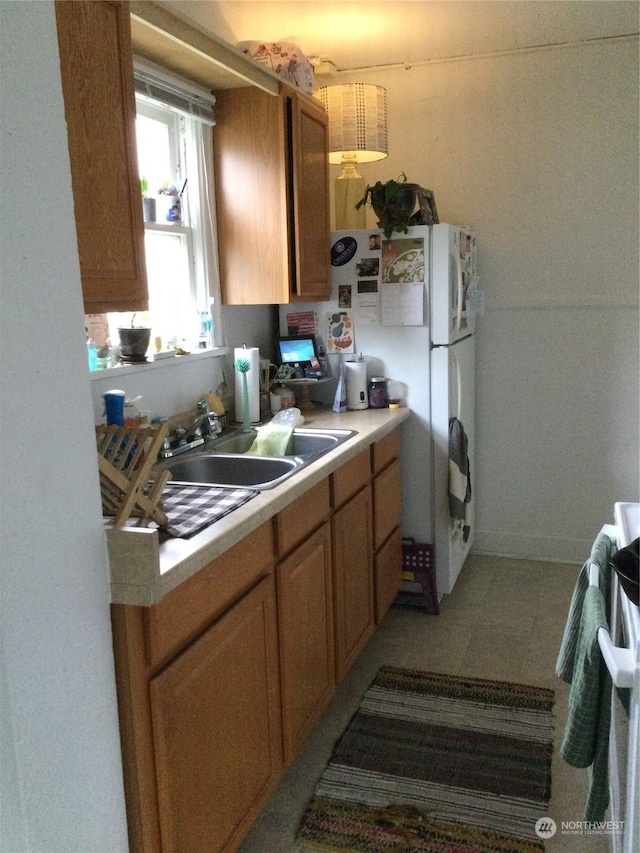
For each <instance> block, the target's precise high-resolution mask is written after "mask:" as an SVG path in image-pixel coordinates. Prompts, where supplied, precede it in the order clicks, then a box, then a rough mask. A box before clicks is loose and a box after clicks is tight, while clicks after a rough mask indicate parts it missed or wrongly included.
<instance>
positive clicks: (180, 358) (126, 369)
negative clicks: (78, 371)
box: [89, 347, 229, 380]
mask: <svg viewBox="0 0 640 853" xmlns="http://www.w3.org/2000/svg"><path fill="white" fill-rule="evenodd" d="M228 352H229V350H228V348H227V347H213V348H212V349H207V350H194V351H193V352H190V353H188V355H174V356H172V357H171V356H169V357H167V358H161V359H158V361H146V362H144V363H142V364H118V365H116V366H115V367H106V368H105V369H104V370H92V371H91V372H90V373H89V378H90V379H92V380H96V379H104V378H105V377H106V376H114V377H115V376H128V375H129V374H131V373H139V372H140V371H141V370H144V371H149V370H157V369H158V368H163V369H165V368H171V367H175V366H176V365H178V364H184V363H185V362H193V361H200V360H202V359H205V358H220V357H221V356H223V355H226V354H227V353H228Z"/></svg>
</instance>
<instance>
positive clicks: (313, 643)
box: [276, 523, 335, 764]
mask: <svg viewBox="0 0 640 853" xmlns="http://www.w3.org/2000/svg"><path fill="white" fill-rule="evenodd" d="M276 579H277V580H276V582H277V592H278V595H277V597H278V628H279V639H280V677H281V684H282V728H283V737H284V756H285V763H286V764H289V763H290V762H291V761H292V760H293V758H294V756H295V755H296V753H297V752H298V750H299V749H300V747H301V746H302V744H303V743H304V741H305V740H306V738H307V736H308V735H309V734H310V732H311V730H312V729H313V727H314V726H315V724H316V723H317V722H318V720H319V719H320V717H321V715H322V712H323V711H324V710H325V708H326V707H327V705H328V704H329V701H330V699H331V697H332V695H333V691H334V688H335V667H334V646H333V600H332V597H333V584H332V578H331V527H330V525H329V524H328V523H325V524H324V525H323V526H322V527H321V528H320V529H319V530H318V531H317V532H316V533H314V534H313V535H312V536H311V537H310V538H309V539H308V540H307V541H306V542H305V543H304V544H303V545H300V546H299V547H298V548H297V549H296V550H295V551H294V552H293V553H292V554H291V556H289V557H288V558H287V559H285V560H284V561H283V562H282V563H280V564H279V565H278V566H277V567H276Z"/></svg>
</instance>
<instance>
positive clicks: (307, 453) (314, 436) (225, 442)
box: [215, 427, 356, 461]
mask: <svg viewBox="0 0 640 853" xmlns="http://www.w3.org/2000/svg"><path fill="white" fill-rule="evenodd" d="M256 434H257V433H256V430H252V431H251V432H238V433H236V434H235V435H230V436H228V437H224V436H223V437H221V438H219V439H218V440H217V441H216V442H215V450H216V451H219V452H220V453H243V454H247V453H248V451H249V450H250V449H251V445H252V444H253V442H254V440H255V437H256ZM355 434H356V433H355V431H354V430H350V429H326V430H321V429H310V428H304V427H301V428H299V429H294V431H293V432H292V434H291V438H290V440H289V444H288V445H287V448H286V452H285V455H286V456H300V457H302V458H303V459H305V460H307V461H309V460H311V459H317V458H318V457H319V456H322V454H323V453H327V452H328V451H329V450H333V449H334V447H338V445H340V444H342V442H343V441H346V440H347V439H348V438H351V436H353V435H355Z"/></svg>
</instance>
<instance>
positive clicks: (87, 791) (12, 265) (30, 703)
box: [0, 2, 128, 853]
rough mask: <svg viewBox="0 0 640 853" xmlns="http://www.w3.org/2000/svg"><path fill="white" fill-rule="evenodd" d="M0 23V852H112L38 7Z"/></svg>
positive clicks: (81, 351) (97, 582)
mask: <svg viewBox="0 0 640 853" xmlns="http://www.w3.org/2000/svg"><path fill="white" fill-rule="evenodd" d="M0 24H1V25H0V34H1V39H2V41H1V45H0V53H1V56H2V125H1V132H2V156H1V158H0V167H1V183H0V186H2V203H3V212H2V229H1V231H0V234H1V237H0V239H1V240H2V250H1V253H0V259H1V264H2V269H1V275H0V283H1V284H0V286H1V288H2V290H1V309H0V323H1V335H2V337H1V343H2V358H1V360H0V382H1V388H2V394H1V396H0V406H1V413H2V414H1V423H2V434H1V446H0V461H1V474H0V483H1V492H0V504H1V514H0V524H1V532H0V549H1V557H2V559H1V572H2V575H1V578H2V595H1V597H0V604H1V608H2V611H1V614H2V615H1V619H0V626H1V630H2V651H1V656H0V676H1V694H0V695H1V698H2V716H1V722H2V738H1V745H2V759H1V761H0V767H1V768H2V769H1V773H2V775H1V784H2V796H1V802H2V816H1V818H0V826H1V830H0V847H1V849H2V850H3V851H7V853H18V851H26V850H30V851H43V853H44V851H46V853H107V851H109V853H112V851H113V853H123V852H124V851H125V850H127V847H128V845H127V834H126V819H125V809H124V796H123V788H122V767H121V758H120V741H119V732H118V718H117V710H116V697H115V681H114V667H113V653H112V648H111V625H110V618H109V580H108V570H107V557H106V549H105V542H104V532H103V530H102V513H101V508H100V490H99V485H98V474H97V467H96V464H95V436H94V432H93V419H92V413H91V394H90V389H89V378H88V372H87V366H86V346H85V341H84V331H83V307H82V297H81V291H80V276H79V269H78V260H77V248H76V236H75V227H74V223H73V201H72V194H71V177H70V171H69V157H68V152H67V136H66V127H65V123H64V112H63V103H62V92H61V87H60V71H59V61H58V51H57V41H56V31H55V18H54V8H53V3H51V2H40V3H0Z"/></svg>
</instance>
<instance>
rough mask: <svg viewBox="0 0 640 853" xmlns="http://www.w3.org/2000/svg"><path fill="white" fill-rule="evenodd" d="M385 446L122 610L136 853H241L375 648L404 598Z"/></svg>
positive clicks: (118, 632) (390, 441)
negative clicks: (340, 688)
mask: <svg viewBox="0 0 640 853" xmlns="http://www.w3.org/2000/svg"><path fill="white" fill-rule="evenodd" d="M383 442H384V443H383V444H381V446H380V447H378V446H377V445H376V446H374V447H373V449H371V448H367V449H366V450H365V451H362V452H360V453H358V454H357V455H356V456H355V457H353V458H352V459H350V460H349V461H348V462H347V463H346V464H345V465H343V466H342V467H341V468H339V469H337V470H336V471H335V472H333V473H332V474H331V475H330V477H328V478H326V479H324V480H321V481H320V482H318V483H317V484H316V485H314V486H312V487H311V488H310V489H309V490H308V491H306V492H304V493H303V494H302V495H300V496H299V497H298V498H297V499H296V500H295V501H293V502H292V503H291V504H289V505H288V506H286V507H284V508H283V509H282V510H281V511H280V512H279V513H278V514H277V516H275V517H274V518H273V519H269V520H268V521H266V522H265V523H264V524H263V525H262V526H261V527H259V528H257V529H256V530H254V531H253V532H251V533H249V534H247V536H246V537H245V538H244V539H242V540H241V541H240V542H238V543H237V544H236V545H234V546H233V547H232V548H230V549H229V550H228V551H226V552H225V553H224V554H222V555H221V556H219V557H217V558H216V559H215V560H213V561H212V562H211V563H210V564H209V565H207V566H204V567H203V568H202V569H201V570H200V571H199V572H197V573H196V574H195V575H193V576H192V577H191V578H189V579H188V580H186V581H185V582H184V583H183V584H181V585H179V586H177V587H176V588H175V589H174V590H172V591H171V592H169V593H167V595H166V596H165V597H164V598H163V599H162V601H161V602H160V603H159V604H157V605H154V606H152V607H150V608H145V607H137V606H129V605H116V604H114V605H112V620H113V637H114V654H115V662H116V677H117V687H118V706H119V715H120V731H121V739H122V749H123V763H124V771H125V772H124V782H125V794H126V799H127V818H128V824H129V845H130V850H131V853H233V851H236V850H237V849H238V847H239V846H240V844H241V842H242V839H243V837H244V836H245V834H246V833H247V831H248V830H249V828H250V827H251V824H252V823H253V822H254V820H255V819H256V818H257V816H258V814H259V812H260V811H261V809H262V808H263V806H264V805H265V803H266V801H267V800H268V798H269V796H270V795H271V794H272V792H273V790H274V789H275V787H276V785H277V784H278V782H279V780H280V779H281V777H282V775H283V773H284V770H285V767H286V766H287V765H289V764H290V763H291V761H292V760H293V758H294V757H295V755H296V754H297V753H298V752H299V750H300V748H301V746H302V745H303V743H304V741H305V740H306V738H307V737H308V735H309V734H310V733H311V731H312V729H313V727H314V726H315V725H316V723H317V722H318V721H319V719H320V717H321V716H322V714H323V712H324V710H325V709H326V707H327V706H328V704H329V702H330V701H331V698H332V696H333V693H334V691H335V688H336V686H337V685H338V684H340V682H341V681H342V680H343V679H344V677H345V675H346V674H347V672H348V671H349V669H350V668H351V666H352V665H353V663H354V662H355V660H356V659H357V657H358V655H359V654H360V653H361V651H362V650H363V648H364V647H365V645H366V644H367V642H368V641H369V639H370V638H371V636H372V635H373V632H374V626H375V624H376V623H378V622H379V621H380V619H381V618H382V616H383V615H384V613H385V612H386V610H387V609H388V607H389V606H390V604H391V602H392V601H393V599H394V597H395V594H396V591H397V588H398V584H399V582H400V577H399V571H398V569H399V566H400V559H401V530H400V526H399V524H400V468H399V463H398V460H397V451H396V445H397V443H398V437H397V435H394V434H392V435H391V436H390V437H386V438H385V439H383ZM372 468H373V472H374V477H373V479H372V476H371V473H372Z"/></svg>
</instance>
